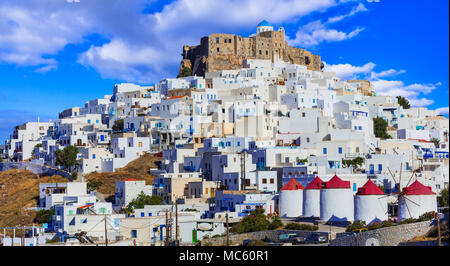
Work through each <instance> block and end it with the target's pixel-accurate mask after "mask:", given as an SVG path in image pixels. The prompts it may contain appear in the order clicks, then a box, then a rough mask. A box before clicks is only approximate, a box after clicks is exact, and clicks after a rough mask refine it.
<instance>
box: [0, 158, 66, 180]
mask: <svg viewBox="0 0 450 266" xmlns="http://www.w3.org/2000/svg"><path fill="white" fill-rule="evenodd" d="M12 169H19V170H29V171H31V172H33V173H35V174H37V175H48V176H54V175H60V176H62V177H65V178H71V174H70V173H68V172H66V171H62V170H59V169H54V168H49V167H47V166H45V165H39V164H34V163H30V162H6V163H0V171H8V170H12Z"/></svg>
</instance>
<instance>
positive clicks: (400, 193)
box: [379, 163, 420, 218]
mask: <svg viewBox="0 0 450 266" xmlns="http://www.w3.org/2000/svg"><path fill="white" fill-rule="evenodd" d="M402 166H403V163H400V175H399V180H398V182H397V181H396V180H395V177H394V175H393V174H392V172H391V169H389V167H388V168H387V169H388V171H389V174H390V175H391V176H392V179H393V180H394V182H395V186H396V187H397V189H396V190H395V191H394V192H391V193H389V194H387V195H385V196H383V197H380V198H379V199H381V198H385V197H390V196H396V197H397V199H396V200H395V202H394V205H397V206H398V214H400V206H403V205H404V206H406V208H407V210H408V213H409V217H412V214H411V211H410V210H409V207H408V204H406V201H410V202H412V203H413V204H415V205H417V206H420V204H418V203H416V202H414V201H412V200H411V199H409V198H408V197H406V193H407V190H406V188H407V187H408V186H409V183H410V182H411V180H412V178H413V177H416V179H417V176H416V171H415V170H413V171H412V174H411V177H410V178H409V181H408V183H407V184H406V186H405V189H402V186H401V182H402ZM400 199H401V200H402V201H403V202H404V203H405V204H403V205H400V204H399V202H400ZM386 214H387V215H388V218H389V209H388V211H387V212H386Z"/></svg>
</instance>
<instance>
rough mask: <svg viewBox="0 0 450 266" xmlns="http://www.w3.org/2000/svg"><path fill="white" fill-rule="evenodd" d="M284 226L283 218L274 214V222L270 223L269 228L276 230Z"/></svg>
mask: <svg viewBox="0 0 450 266" xmlns="http://www.w3.org/2000/svg"><path fill="white" fill-rule="evenodd" d="M282 226H283V222H282V221H281V218H280V217H278V216H274V217H273V219H272V222H271V223H270V225H269V230H274V229H277V228H280V227H282Z"/></svg>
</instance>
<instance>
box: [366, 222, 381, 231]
mask: <svg viewBox="0 0 450 266" xmlns="http://www.w3.org/2000/svg"><path fill="white" fill-rule="evenodd" d="M381 227H383V224H382V223H380V222H378V221H376V222H373V223H372V224H370V225H369V227H367V229H369V230H375V229H379V228H381Z"/></svg>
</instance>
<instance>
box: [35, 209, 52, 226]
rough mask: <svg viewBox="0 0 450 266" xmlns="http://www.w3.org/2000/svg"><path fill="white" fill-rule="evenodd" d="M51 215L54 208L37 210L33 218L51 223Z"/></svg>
mask: <svg viewBox="0 0 450 266" xmlns="http://www.w3.org/2000/svg"><path fill="white" fill-rule="evenodd" d="M53 215H55V209H54V208H51V209H48V210H45V209H44V210H39V211H37V212H36V217H35V220H36V222H38V223H51V222H52V218H53Z"/></svg>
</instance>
